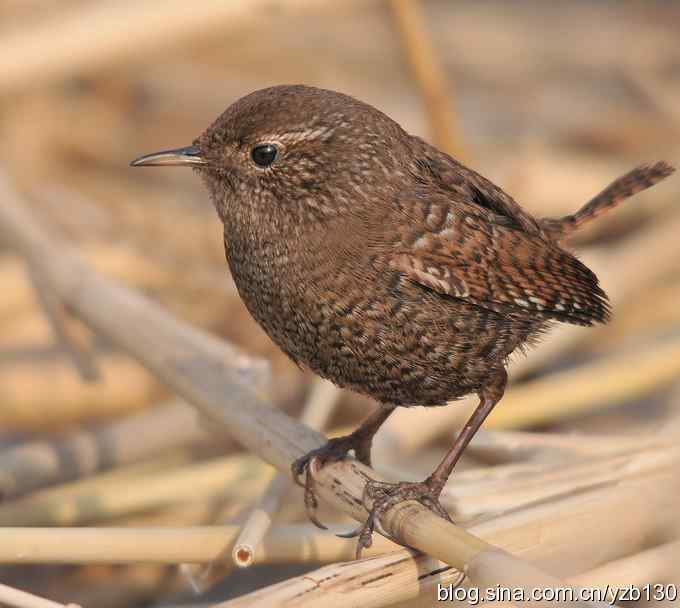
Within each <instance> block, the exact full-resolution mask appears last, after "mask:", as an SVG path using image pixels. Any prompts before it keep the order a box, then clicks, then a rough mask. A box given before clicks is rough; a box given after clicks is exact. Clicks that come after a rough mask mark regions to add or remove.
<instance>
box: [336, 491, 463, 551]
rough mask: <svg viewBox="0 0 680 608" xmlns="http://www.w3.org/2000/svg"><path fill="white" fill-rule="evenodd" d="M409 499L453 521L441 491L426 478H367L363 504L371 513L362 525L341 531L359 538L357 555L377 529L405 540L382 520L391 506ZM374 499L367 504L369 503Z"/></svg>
mask: <svg viewBox="0 0 680 608" xmlns="http://www.w3.org/2000/svg"><path fill="white" fill-rule="evenodd" d="M407 500H415V501H417V502H419V503H420V504H421V505H423V506H424V507H426V508H427V509H429V510H430V511H432V512H433V513H435V514H436V515H439V517H441V518H443V519H446V520H447V521H451V517H450V516H449V514H448V513H447V512H446V509H444V507H442V506H441V504H440V502H439V491H437V490H435V489H434V488H433V487H432V486H431V485H429V484H428V483H427V482H406V481H402V482H399V483H386V482H382V481H373V480H371V481H368V482H367V483H366V487H365V488H364V497H363V501H364V506H366V509H367V510H368V517H367V518H366V521H365V522H364V524H363V525H361V526H359V527H358V528H357V529H355V530H352V531H351V532H349V533H347V534H342V535H338V536H342V537H343V538H354V537H358V538H357V550H356V559H359V558H360V557H361V553H362V551H363V550H364V549H368V548H369V547H370V546H371V545H372V544H373V539H372V537H373V532H374V530H375V529H376V528H377V530H378V531H379V532H380V534H382V535H383V536H386V537H387V538H389V539H390V540H392V541H394V542H395V543H397V544H402V543H401V542H400V541H398V540H397V539H396V538H394V537H393V536H392V535H391V534H389V533H387V532H386V531H385V530H384V528H383V526H382V524H381V518H382V517H383V515H385V513H387V512H388V511H389V510H390V509H391V508H392V507H394V506H395V505H397V504H399V503H400V502H404V501H407ZM369 501H370V503H371V506H370V507H369V506H367V505H366V503H367V502H369Z"/></svg>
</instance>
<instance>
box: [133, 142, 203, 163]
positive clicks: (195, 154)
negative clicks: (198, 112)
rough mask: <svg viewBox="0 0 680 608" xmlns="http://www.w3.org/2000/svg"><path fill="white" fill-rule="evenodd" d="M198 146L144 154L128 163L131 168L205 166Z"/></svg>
mask: <svg viewBox="0 0 680 608" xmlns="http://www.w3.org/2000/svg"><path fill="white" fill-rule="evenodd" d="M205 164H207V163H206V160H205V159H204V158H203V157H202V156H201V150H200V149H199V148H198V146H187V147H186V148H177V149H176V150H163V151H162V152H154V153H153V154H145V155H144V156H140V157H139V158H136V159H135V160H133V161H132V162H131V163H130V166H131V167H162V166H165V165H205Z"/></svg>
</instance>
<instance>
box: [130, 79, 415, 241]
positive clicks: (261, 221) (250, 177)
mask: <svg viewBox="0 0 680 608" xmlns="http://www.w3.org/2000/svg"><path fill="white" fill-rule="evenodd" d="M407 146H408V135H406V133H405V132H404V131H403V130H402V129H401V127H399V125H398V124H397V123H396V122H394V121H393V120H391V119H390V118H389V117H387V116H386V115H385V114H383V113H382V112H379V111H378V110H376V109H375V108H373V107H371V106H369V105H367V104H365V103H362V102H360V101H358V100H356V99H354V98H352V97H349V96H347V95H343V94H341V93H336V92H334V91H328V90H324V89H318V88H313V87H307V86H303V85H283V86H276V87H271V88H268V89H262V90H259V91H255V92H254V93H251V94H250V95H247V96H245V97H243V98H241V99H240V100H238V101H236V102H235V103H234V104H233V105H231V106H230V107H229V108H227V110H226V111H225V112H224V113H223V114H222V115H221V116H220V117H219V118H218V119H217V120H216V121H215V122H214V123H213V124H212V125H211V126H210V127H209V128H208V129H207V130H206V131H205V132H204V133H203V134H202V135H201V136H200V137H198V138H197V139H196V140H195V141H194V143H193V145H191V146H189V147H186V148H178V149H175V150H168V151H164V152H158V153H155V154H148V155H146V156H142V157H141V158H138V159H137V160H135V161H133V162H132V163H131V164H132V165H133V166H156V165H188V166H192V167H194V168H195V169H196V170H197V171H198V172H199V173H200V174H201V176H202V177H203V178H204V180H205V182H206V184H207V186H208V188H209V190H210V193H211V195H212V199H213V202H214V204H215V207H216V208H217V211H218V214H219V215H220V218H221V219H222V221H223V222H224V223H225V226H226V227H230V226H233V228H234V229H235V230H237V229H239V228H241V229H243V228H249V229H250V230H251V231H252V232H256V231H257V230H258V227H261V228H262V229H264V227H265V225H266V226H267V227H271V228H275V229H277V230H281V229H283V228H285V227H286V226H290V225H294V226H297V227H300V226H303V225H309V224H315V225H318V224H319V223H328V222H329V220H332V219H333V218H337V217H341V216H353V215H357V214H361V213H363V212H366V211H370V210H369V209H368V208H367V206H370V205H375V201H376V200H377V199H379V198H381V197H384V196H388V195H389V194H391V191H392V190H393V189H394V190H396V189H397V184H398V182H399V177H400V176H402V175H403V171H404V169H403V167H402V164H403V163H402V160H401V159H403V158H407V157H408V153H407ZM392 184H394V186H392Z"/></svg>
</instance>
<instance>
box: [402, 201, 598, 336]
mask: <svg viewBox="0 0 680 608" xmlns="http://www.w3.org/2000/svg"><path fill="white" fill-rule="evenodd" d="M413 209H417V210H418V211H414V210H413ZM408 215H409V216H410V219H411V222H410V223H409V224H408V227H407V228H405V229H404V230H403V232H402V233H401V234H400V240H399V242H398V243H397V244H396V246H395V249H394V250H393V251H392V252H391V257H390V265H391V266H392V268H393V269H394V270H397V271H399V272H401V273H403V274H404V275H406V276H407V277H408V278H409V279H410V280H411V281H413V282H415V283H417V284H420V285H422V286H424V287H426V288H429V289H432V290H434V291H436V292H438V293H440V294H443V295H445V296H450V297H452V298H457V299H461V300H465V301H468V302H470V303H473V304H475V305H477V306H480V307H483V308H487V309H489V310H493V311H495V312H499V313H502V314H517V313H522V312H524V313H525V314H526V312H527V311H530V312H532V313H534V314H536V315H537V317H538V318H544V319H551V318H552V319H557V320H561V321H566V322H569V323H575V324H578V325H592V324H593V323H595V322H604V321H606V319H607V318H608V315H609V306H608V304H607V296H606V294H605V293H604V291H602V289H601V288H600V287H599V285H598V280H597V277H596V276H595V275H594V274H593V272H591V271H590V270H589V269H588V268H586V266H584V265H583V264H582V263H581V262H579V260H577V259H576V258H575V257H574V256H573V255H571V254H570V253H568V252H566V251H564V250H563V249H561V248H560V247H559V246H558V245H557V244H554V243H552V242H548V241H546V240H544V239H543V238H542V237H541V236H539V235H534V234H527V233H526V232H523V231H522V230H520V229H516V228H513V227H510V226H507V225H503V224H498V223H494V222H493V221H489V217H486V216H480V215H478V214H476V213H474V212H472V213H471V212H469V211H468V210H467V209H466V208H465V207H464V206H460V205H455V206H454V205H452V204H451V201H450V200H446V199H444V200H438V199H437V197H433V198H428V200H427V202H424V201H423V200H422V199H421V200H420V201H417V204H416V205H414V206H413V207H412V208H411V211H410V213H409V214H408Z"/></svg>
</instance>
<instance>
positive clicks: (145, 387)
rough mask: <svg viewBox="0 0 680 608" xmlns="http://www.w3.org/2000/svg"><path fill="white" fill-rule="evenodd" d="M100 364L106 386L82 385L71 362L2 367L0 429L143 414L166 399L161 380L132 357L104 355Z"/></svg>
mask: <svg viewBox="0 0 680 608" xmlns="http://www.w3.org/2000/svg"><path fill="white" fill-rule="evenodd" d="M97 363H98V367H99V369H100V370H101V374H102V382H100V383H96V384H92V383H88V384H84V383H83V382H82V380H81V379H80V377H79V376H78V373H77V372H76V371H75V369H74V368H73V365H72V364H71V362H70V361H69V360H68V359H64V358H56V357H52V358H47V359H45V360H39V359H38V360H35V361H25V360H24V361H22V360H18V361H7V362H5V363H4V364H3V365H2V367H0V386H2V407H1V408H0V425H1V426H2V428H4V429H6V430H23V431H32V432H38V431H45V430H55V429H58V428H59V427H64V426H67V425H69V424H73V423H76V422H84V421H88V420H89V421H93V420H101V419H103V418H110V417H111V416H115V415H120V414H125V413H129V412H131V411H132V410H139V409H140V408H143V407H144V406H145V405H146V404H149V403H153V402H154V401H158V399H159V398H160V397H161V396H162V393H163V391H162V387H161V386H160V385H159V383H158V381H157V380H156V379H155V378H154V377H153V376H151V375H150V374H149V373H148V372H147V371H146V370H145V369H144V368H143V367H142V366H140V365H139V364H138V363H137V362H135V361H131V360H130V359H129V357H124V356H122V355H120V354H118V353H114V354H106V355H104V354H102V355H101V356H99V357H98V359H97Z"/></svg>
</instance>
